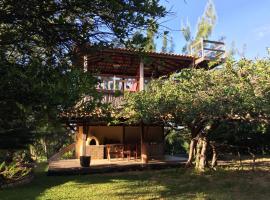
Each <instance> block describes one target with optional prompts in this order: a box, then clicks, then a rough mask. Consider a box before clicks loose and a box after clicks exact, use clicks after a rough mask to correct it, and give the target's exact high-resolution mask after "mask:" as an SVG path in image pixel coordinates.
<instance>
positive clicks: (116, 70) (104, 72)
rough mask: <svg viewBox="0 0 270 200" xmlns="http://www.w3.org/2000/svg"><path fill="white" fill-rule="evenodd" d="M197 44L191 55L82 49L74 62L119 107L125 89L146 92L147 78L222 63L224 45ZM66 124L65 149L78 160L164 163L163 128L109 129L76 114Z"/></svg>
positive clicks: (211, 42)
mask: <svg viewBox="0 0 270 200" xmlns="http://www.w3.org/2000/svg"><path fill="white" fill-rule="evenodd" d="M200 45H201V46H199V47H198V46H196V47H195V48H194V50H193V54H192V55H178V54H173V53H156V52H139V51H134V50H128V49H121V48H113V49H102V50H93V49H92V48H91V47H85V48H81V49H79V50H78V52H77V55H78V60H77V62H79V64H80V65H81V66H83V70H84V71H85V73H91V74H93V75H94V76H96V77H97V78H98V79H99V80H100V84H99V85H98V88H97V89H98V90H99V91H100V92H101V93H102V94H103V101H104V102H109V103H111V104H112V105H113V106H118V105H119V104H121V101H122V99H123V95H124V93H125V92H126V91H129V92H137V91H142V90H144V89H146V88H147V83H148V82H149V81H150V80H151V79H155V78H158V77H160V76H167V75H170V74H172V73H174V72H177V71H180V70H182V69H184V68H192V67H195V68H201V67H204V68H207V67H208V63H209V61H211V60H217V59H219V60H220V61H222V59H223V58H224V52H225V51H224V43H222V42H213V41H208V40H202V42H201V43H200ZM209 45H210V47H209ZM211 45H212V46H211ZM213 45H214V47H213ZM116 93H117V95H115V94H116ZM68 120H69V123H72V124H75V125H76V127H77V129H76V137H75V143H74V144H72V145H70V146H69V147H66V150H70V149H72V148H75V152H76V158H79V156H81V155H89V156H91V160H102V159H106V160H108V161H110V160H111V159H112V158H119V159H125V160H128V161H129V160H132V162H134V161H137V162H140V163H141V162H142V163H147V162H148V161H149V160H151V159H162V157H163V156H164V127H163V125H156V124H155V125H151V124H147V125H142V124H134V125H123V124H119V125H113V126H108V125H107V123H106V122H104V121H103V120H102V119H100V120H95V121H93V120H91V118H87V117H83V116H76V114H74V115H70V116H68ZM66 150H65V149H64V150H62V151H61V152H60V153H58V154H57V155H55V156H54V157H52V159H51V160H56V159H57V158H58V157H59V155H60V154H62V153H63V152H65V151H66Z"/></svg>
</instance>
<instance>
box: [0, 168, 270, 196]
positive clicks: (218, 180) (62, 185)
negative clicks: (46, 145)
mask: <svg viewBox="0 0 270 200" xmlns="http://www.w3.org/2000/svg"><path fill="white" fill-rule="evenodd" d="M45 167H46V165H44V164H42V165H39V167H38V168H37V169H36V172H35V174H36V177H35V180H34V181H33V182H32V183H31V184H28V185H25V186H22V187H18V188H10V189H5V190H2V191H0V197H1V199H138V198H142V199H160V198H166V199H176V198H177V199H257V200H258V199H267V198H268V197H269V196H270V191H269V186H270V184H269V183H270V182H269V181H270V175H269V172H267V171H256V172H252V171H250V170H246V171H237V170H225V169H220V170H218V171H217V172H206V173H204V174H198V173H196V172H194V171H193V170H190V169H169V170H160V171H155V170H151V171H143V172H125V173H113V174H97V175H82V176H78V175H77V176H46V174H45V173H44V168H45Z"/></svg>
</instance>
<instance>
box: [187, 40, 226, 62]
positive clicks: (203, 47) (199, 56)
mask: <svg viewBox="0 0 270 200" xmlns="http://www.w3.org/2000/svg"><path fill="white" fill-rule="evenodd" d="M190 53H191V55H193V56H195V57H196V61H197V63H198V62H201V61H204V60H208V61H215V60H220V59H223V58H225V43H224V42H220V41H211V40H204V39H202V40H200V41H199V42H197V43H195V44H193V45H192V46H191V47H190Z"/></svg>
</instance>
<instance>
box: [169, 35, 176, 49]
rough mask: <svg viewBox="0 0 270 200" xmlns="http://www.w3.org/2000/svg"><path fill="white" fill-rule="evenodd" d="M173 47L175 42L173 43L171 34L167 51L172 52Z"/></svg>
mask: <svg viewBox="0 0 270 200" xmlns="http://www.w3.org/2000/svg"><path fill="white" fill-rule="evenodd" d="M174 48H175V44H174V40H173V37H172V36H171V37H170V50H169V52H170V53H174Z"/></svg>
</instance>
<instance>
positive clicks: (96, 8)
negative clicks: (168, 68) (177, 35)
mask: <svg viewBox="0 0 270 200" xmlns="http://www.w3.org/2000/svg"><path fill="white" fill-rule="evenodd" d="M165 14H166V11H165V8H164V7H162V6H160V5H159V0H152V1H151V3H150V2H149V1H141V0H127V1H119V0H112V1H105V0H92V1H72V0H67V1H57V0H52V1H34V0H20V1H15V0H11V1H10V0H3V1H1V2H0V30H1V33H0V70H1V72H0V73H1V80H0V93H1V94H2V95H1V97H0V112H1V118H0V124H1V126H0V138H7V137H6V136H7V135H8V134H10V139H12V138H13V139H14V141H13V142H14V143H15V142H17V144H20V145H18V146H16V145H14V143H10V144H11V145H10V146H9V148H15V147H22V146H25V145H23V144H27V143H28V142H26V141H30V139H29V138H28V139H25V140H24V141H22V140H16V139H19V136H22V134H21V133H22V132H23V133H24V134H26V135H28V136H30V135H31V134H32V133H35V132H36V131H37V127H40V126H43V125H44V124H45V125H46V124H48V123H50V124H51V125H53V123H52V122H56V121H57V122H59V118H58V116H59V114H60V113H61V112H63V111H64V110H66V109H68V108H70V107H72V106H74V105H75V104H76V102H77V101H78V100H80V99H81V98H83V97H84V96H85V95H88V96H91V97H92V98H89V99H90V101H88V104H87V105H86V106H85V107H84V108H85V109H88V110H91V109H93V107H94V105H95V104H96V103H97V101H98V99H99V97H98V95H97V93H96V90H95V83H96V80H95V78H93V77H91V76H90V75H86V74H84V73H83V72H82V71H81V70H78V68H75V67H71V66H73V64H74V63H73V61H74V55H75V54H76V50H77V48H76V47H83V45H85V44H86V43H91V45H92V47H99V46H104V45H106V46H108V45H111V44H112V43H113V41H115V40H114V39H116V40H117V41H119V42H121V43H124V44H125V45H126V46H133V44H134V43H133V42H134V41H133V39H134V38H133V35H134V33H135V32H136V31H138V30H142V31H144V30H145V29H147V28H149V27H157V24H156V23H155V19H156V18H160V17H163V16H164V15H165ZM76 67H82V66H76ZM26 130H27V131H26ZM21 139H22V138H21ZM0 141H1V142H2V141H6V140H1V139H0ZM3 144H4V142H3ZM12 144H13V145H12ZM0 146H1V147H3V146H2V144H1V145H0Z"/></svg>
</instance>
